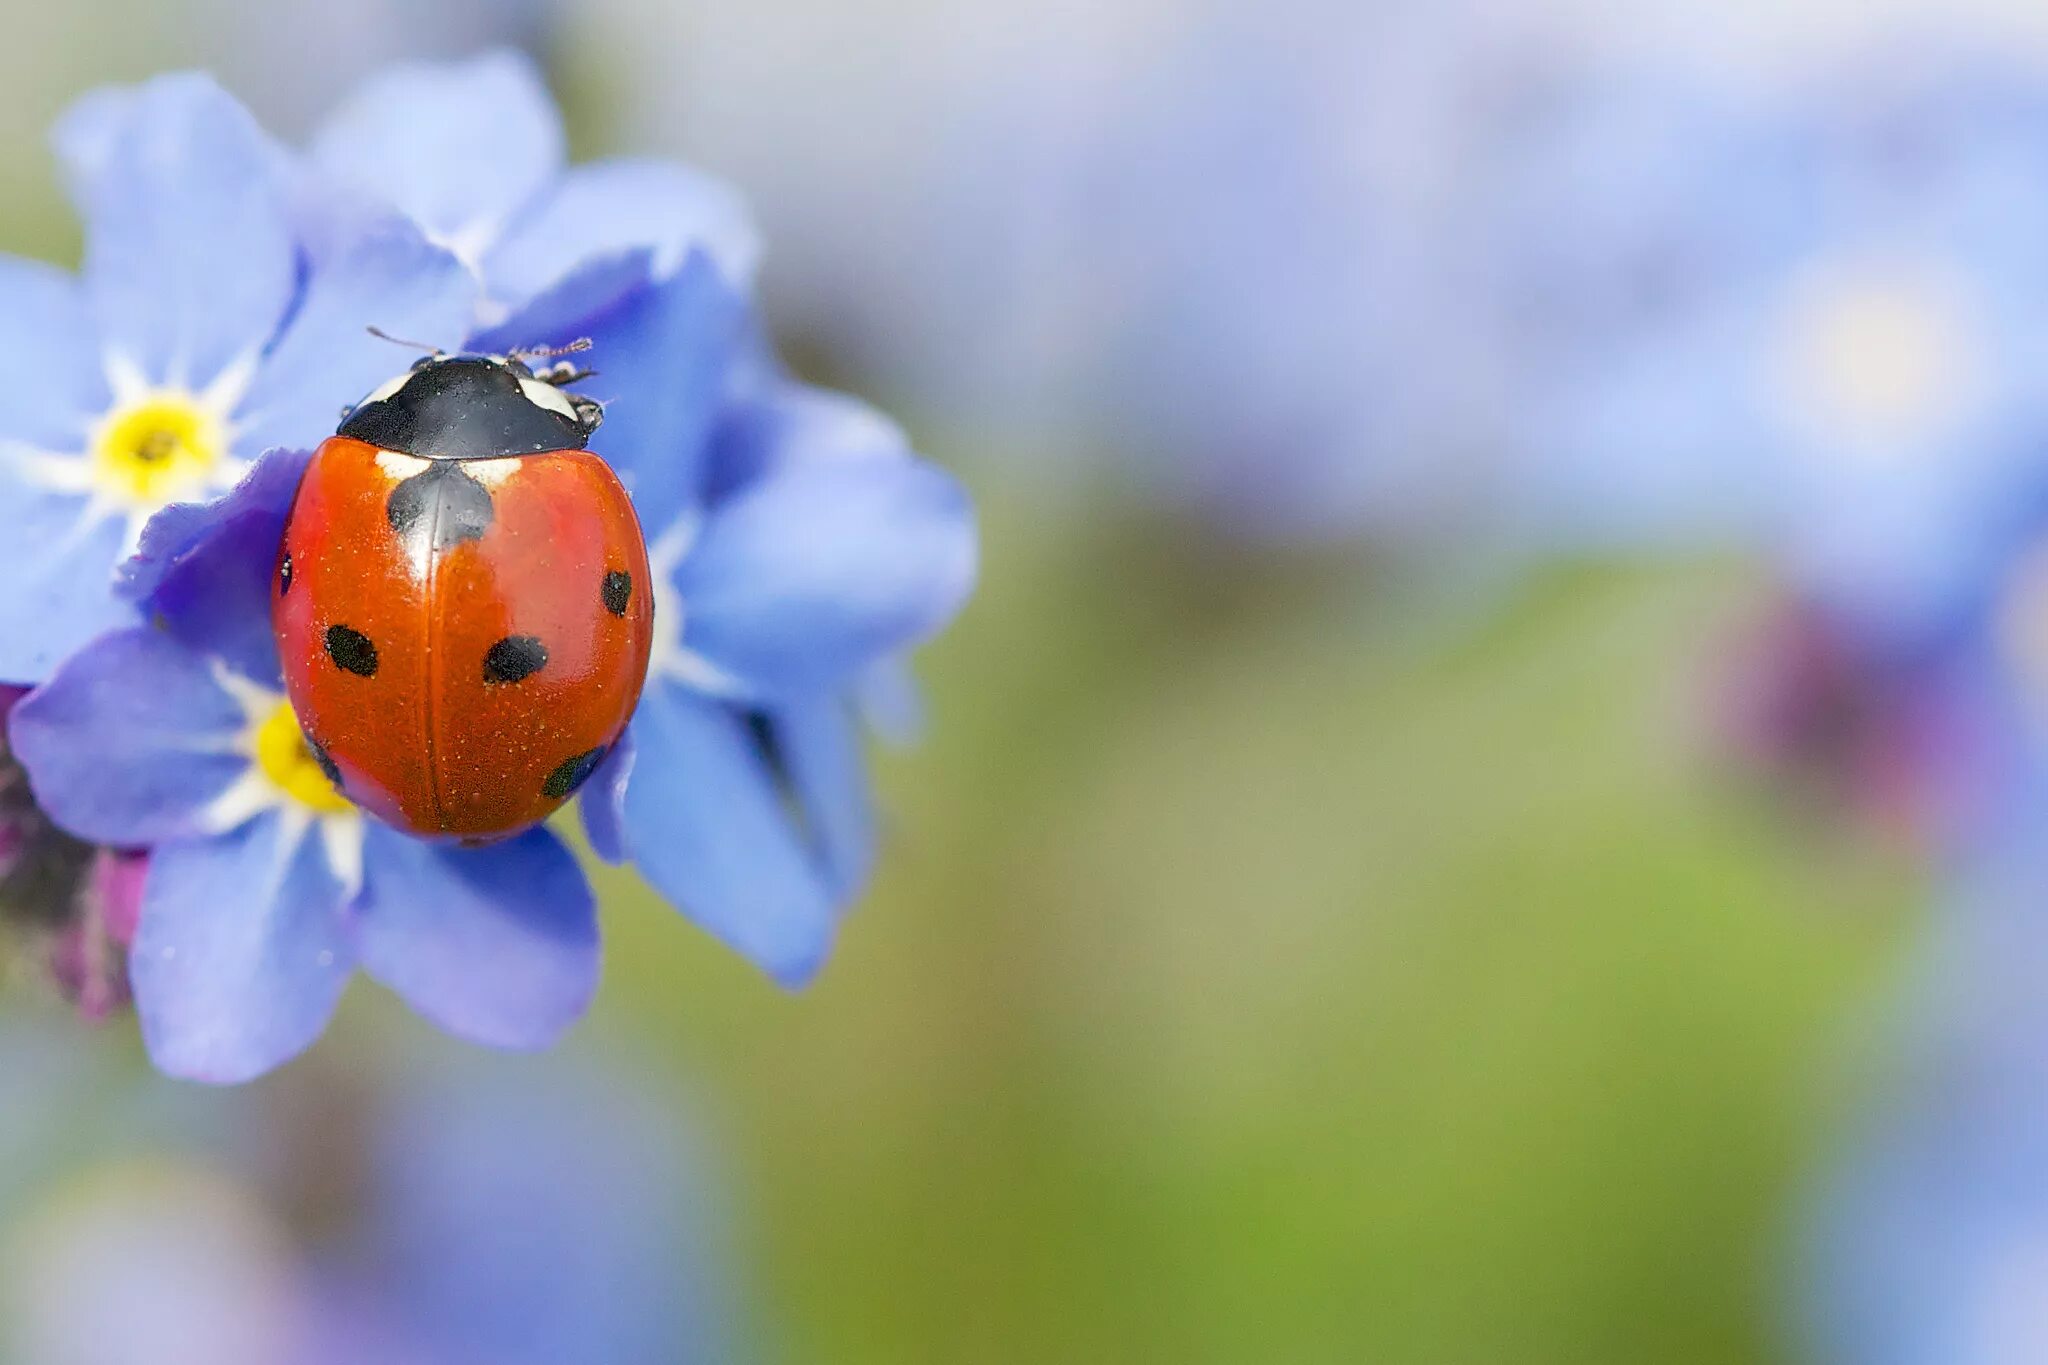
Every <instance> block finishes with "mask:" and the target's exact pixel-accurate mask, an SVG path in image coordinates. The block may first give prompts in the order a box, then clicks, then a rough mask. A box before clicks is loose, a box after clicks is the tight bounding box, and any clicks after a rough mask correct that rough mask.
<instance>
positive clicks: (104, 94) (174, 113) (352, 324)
mask: <svg viewBox="0 0 2048 1365" xmlns="http://www.w3.org/2000/svg"><path fill="white" fill-rule="evenodd" d="M56 146H57V150H58V153H59V156H60V158H61V159H62V161H63V163H64V169H65V176H66V180H67V182H68V184H69V186H70V189H71V193H72V198H73V199H74V201H75V202H76V203H77V205H78V208H79V211H80V214H81V216H82V217H83V218H84V220H85V260H84V266H83V269H82V271H81V273H80V274H79V276H78V277H76V278H74V277H72V276H70V275H68V274H66V273H64V272H63V271H60V270H57V269H55V268H53V267H50V266H47V265H44V264H41V263H39V262H34V261H28V260H22V259H19V258H14V257H6V258H0V334H4V335H5V337H6V338H7V340H8V343H9V345H10V347H11V348H12V349H13V350H15V351H17V352H19V353H22V354H33V355H35V356H36V357H37V364H36V367H35V372H34V375H33V376H32V378H30V379H28V380H26V381H25V382H23V383H22V384H20V385H17V386H16V387H15V389H14V390H13V392H12V394H11V396H10V397H9V398H8V400H7V401H6V402H5V403H0V500H4V503H5V506H6V509H7V514H8V521H7V527H6V532H7V533H6V534H5V535H0V584H4V585H5V586H4V589H0V680H4V681H9V682H19V683H33V682H38V681H40V680H42V679H43V678H44V677H45V676H47V675H48V674H49V672H50V670H51V669H52V668H53V667H55V665H56V664H57V662H58V661H59V660H60V659H62V658H63V657H64V656H65V655H66V654H68V653H69V652H71V651H72V650H74V649H76V648H78V647H79V646H80V645H82V644H84V643H85V642H86V641H87V640H90V639H91V638H92V637H93V636H95V635H96V634H98V633H100V632H102V631H105V630H110V629H116V628H119V627H121V626H125V625H129V624H132V623H134V622H135V621H137V620H139V619H140V618H139V617H138V616H137V614H136V608H135V604H134V603H133V602H131V601H129V600H126V599H124V598H122V597H121V596H119V595H117V594H116V593H115V592H114V586H113V585H114V571H115V567H116V566H117V564H118V563H119V562H120V561H121V560H122V559H123V558H125V557H126V556H127V555H128V554H130V553H132V552H133V551H134V549H135V547H136V545H137V543H138V541H139V539H140V536H141V532H142V527H143V525H144V523H145V522H147V521H148V519H149V518H150V516H151V515H152V514H153V513H155V512H156V511H157V510H158V509H160V508H162V507H164V506H166V505H168V504H170V503H173V502H179V501H194V500H198V499H203V498H206V497H209V496H212V495H214V494H216V493H219V492H221V491H223V490H225V489H227V488H228V487H230V486H231V485H233V484H234V482H235V481H236V479H237V478H239V477H240V475H241V474H242V473H243V472H244V471H246V470H247V468H248V467H249V464H250V462H251V461H253V460H254V458H255V457H256V456H257V455H258V454H260V453H261V452H262V451H263V450H265V449H267V448H269V447H271V446H275V445H281V444H288V443H289V444H297V445H304V444H306V443H308V442H309V441H311V440H313V439H315V438H317V437H318V436H319V435H320V434H322V433H324V432H325V431H328V430H330V429H331V428H332V426H333V422H334V414H335V413H336V411H337V410H338V409H339V408H340V407H341V406H342V405H343V404H345V403H348V402H352V401H354V400H355V399H356V398H358V397H360V396H361V395H362V393H363V392H364V391H365V390H366V389H368V388H369V387H371V386H372V385H374V384H375V383H376V382H378V379H379V378H380V377H381V376H382V375H383V374H385V373H386V372H388V370H389V369H390V367H391V348H390V347H389V345H388V344H386V343H383V342H380V341H378V340H377V339H376V338H374V337H372V336H370V335H368V334H367V333H366V332H365V330H364V328H365V326H366V325H376V326H380V327H383V328H385V329H386V330H388V331H391V332H393V333H395V334H397V335H401V336H412V337H419V338H421V339H423V340H426V341H429V342H436V343H440V344H447V345H452V344H454V343H455V342H457V341H459V340H460V338H461V334H462V330H463V328H464V327H465V325H466V324H467V323H468V321H469V319H470V317H471V316H472V314H473V311H474V307H475V289H476V285H475V282H474V280H473V279H472V278H471V277H470V276H469V274H468V273H467V272H466V271H465V270H464V269H463V267H462V264H461V262H459V261H458V260H457V259H456V258H455V257H454V256H453V255H452V254H450V253H449V252H447V251H444V250H442V249H441V248H439V247H436V246H434V245H432V244H431V243H429V242H427V241H426V240H425V238H424V237H423V236H422V234H421V233H420V232H419V230H418V229H417V228H415V227H413V226H412V225H411V224H410V223H409V222H408V221H407V220H406V219H405V218H404V217H402V216H400V215H398V214H396V213H392V212H388V211H385V212H370V211H366V212H359V213H357V214H355V215H353V217H352V219H351V225H350V230H349V231H348V232H346V233H333V232H330V233H325V234H322V235H321V236H320V237H318V238H317V239H315V238H312V237H309V236H307V235H305V234H302V233H301V232H300V231H299V222H298V219H299V216H300V214H299V210H298V209H297V208H296V207H295V206H296V205H297V204H298V203H299V201H300V200H301V198H302V197H303V196H302V189H301V181H300V178H299V176H298V175H297V173H296V171H295V169H294V167H293V165H292V163H291V160H290V158H289V157H288V156H287V154H286V153H285V152H284V150H283V149H282V148H281V147H279V146H278V145H277V144H275V143H274V142H272V141H271V140H270V139H269V138H268V137H267V136H266V135H265V134H264V133H263V132H262V130H261V129H259V128H258V127H257V126H256V124H255V123H254V121H253V120H251V118H250V117H249V115H248V113H247V112H246V111H245V110H244V109H243V108H242V107H241V106H240V105H239V104H237V103H236V102H235V101H234V100H233V99H231V98H230V97H229V96H227V95H226V94H225V93H224V92H222V91H221V90H220V89H219V88H218V87H217V86H215V85H214V84H213V83H212V82H211V81H209V80H207V79H206V78H204V77H201V76H193V75H181V76H166V77H163V78H160V79H158V80H155V81H152V82H150V83H148V84H146V85H143V86H140V87H136V88H133V89H121V90H105V91H101V92H98V93H96V94H93V95H89V96H87V97H86V98H84V99H82V100H80V101H79V102H78V103H77V104H76V105H74V106H73V107H72V109H71V110H70V111H69V112H68V113H67V114H66V115H65V116H64V117H63V119H62V120H61V121H60V122H59V124H58V126H57V131H56Z"/></svg>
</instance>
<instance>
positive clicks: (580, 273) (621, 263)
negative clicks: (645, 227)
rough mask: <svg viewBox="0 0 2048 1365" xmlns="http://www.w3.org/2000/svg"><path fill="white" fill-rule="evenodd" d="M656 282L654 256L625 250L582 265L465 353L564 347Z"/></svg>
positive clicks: (476, 337)
mask: <svg viewBox="0 0 2048 1365" xmlns="http://www.w3.org/2000/svg"><path fill="white" fill-rule="evenodd" d="M653 282H654V254H653V253H652V252H651V251H647V250H644V249H642V250H636V251H623V252H620V253H619V254H617V255H615V256H598V257H594V258H592V259H591V260H588V261H585V262H584V263H583V264H582V265H580V266H578V267H577V268H576V269H575V270H573V271H571V272H570V273H569V274H567V275H565V276H563V277H562V278H561V279H560V280H558V281H556V282H555V284H554V285H553V286H551V287H550V288H548V289H546V290H544V291H542V292H541V293H539V294H537V295H535V296H534V297H533V298H532V299H530V300H529V301H528V302H527V303H526V304H525V305H524V306H522V307H521V308H520V309H519V311H518V312H516V313H514V314H512V315H511V316H510V317H508V318H506V319H504V320H503V321H501V322H499V323H497V324H495V325H493V326H491V327H488V328H485V329H484V330H482V331H479V332H477V333H476V334H474V335H473V336H471V337H470V339H469V344H468V346H467V347H465V348H464V349H466V350H470V351H482V352H487V353H497V354H505V353H508V352H511V351H523V350H530V349H533V348H535V347H540V346H566V345H568V344H569V343H571V342H574V341H580V340H584V339H586V338H589V337H590V335H591V333H592V331H593V330H594V329H595V328H596V327H598V326H599V325H601V324H603V323H605V322H606V321H607V320H608V319H610V318H611V317H612V316H613V315H614V314H615V313H617V312H618V311H619V310H621V309H625V308H629V307H633V306H635V305H634V299H635V296H637V295H638V294H640V293H642V292H644V291H645V290H646V289H647V288H648V287H649V286H651V285H652V284H653Z"/></svg>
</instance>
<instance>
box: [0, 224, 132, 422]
mask: <svg viewBox="0 0 2048 1365" xmlns="http://www.w3.org/2000/svg"><path fill="white" fill-rule="evenodd" d="M0 350H4V351H5V352H6V353H7V354H8V355H18V356H20V355H33V356H34V357H35V358H36V367H35V380H34V382H33V383H24V384H15V385H11V386H10V387H9V389H8V392H7V396H6V400H5V402H0V436H5V437H8V438H11V439H13V440H17V441H22V442H25V443H27V444H29V445H31V446H35V447H38V448H40V449H44V450H54V451H65V452H69V451H75V450H81V449H83V448H84V446H85V440H86V436H87V434H88V431H89V428H90V426H91V423H92V421H93V419H94V418H96V417H97V416H98V415H99V414H100V413H102V412H104V411H105V410H106V407H107V402H108V394H107V380H106V369H105V366H104V365H103V364H102V363H101V360H100V351H99V338H98V336H97V334H96V333H95V332H94V331H93V327H92V320H91V317H90V315H89V314H88V313H87V311H86V304H85V295H84V292H83V291H82V290H81V289H80V288H79V284H78V281H77V280H76V279H74V278H73V277H72V276H70V275H67V274H65V273H64V272H63V271H61V270H58V269H56V268H55V267H53V266H49V265H45V264H44V263H43V262H41V261H30V260H24V259H22V258H21V257H19V256H0Z"/></svg>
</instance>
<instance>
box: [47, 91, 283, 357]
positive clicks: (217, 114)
mask: <svg viewBox="0 0 2048 1365" xmlns="http://www.w3.org/2000/svg"><path fill="white" fill-rule="evenodd" d="M57 143H58V149H59V151H60V153H62V154H63V155H64V156H65V157H66V158H67V159H68V160H69V161H70V163H71V164H70V170H71V180H72V185H73V192H74V193H75V195H76V196H77V199H78V207H79V212H80V214H81V215H82V216H83V217H84V219H85V271H84V274H85V287H86V294H87V297H88V298H89V300H90V302H91V307H92V313H93V317H94V318H95V319H96V321H97V323H98V326H99V333H100V337H101V340H102V341H103V343H104V344H105V345H106V346H107V347H108V348H109V350H111V351H114V352H117V353H119V354H120V355H122V356H123V357H124V358H126V359H127V360H129V361H130V362H132V363H133V364H134V365H136V366H137V367H138V368H139V369H140V370H141V372H142V374H143V375H144V376H145V377H147V378H149V379H151V380H154V381H159V382H168V383H173V384H184V385H188V386H190V387H192V388H202V387H204V386H205V385H206V384H207V383H208V382H209V381H211V380H212V379H213V378H214V377H215V376H216V375H218V374H219V373H220V372H221V370H222V369H224V368H225V367H226V366H227V365H228V364H229V363H230V362H232V361H234V360H236V359H238V358H242V357H251V358H253V356H254V355H255V354H256V352H257V351H258V350H260V348H261V347H262V346H263V345H264V344H265V343H266V342H268V341H269V340H270V338H271V336H272V335H273V334H274V333H275V332H276V330H277V325H278V323H279V322H280V321H282V320H283V318H284V315H285V312H286V310H287V309H288V308H289V306H290V304H291V300H292V295H293V292H294V290H295V289H296V287H297V258H296V254H295V251H294V247H293V243H292V236H291V229H290V223H289V216H288V208H287V196H286V176H285V163H284V160H283V154H282V152H281V151H280V149H279V148H278V147H277V145H276V144H275V143H273V142H271V141H270V139H269V138H268V137H266V136H265V135H264V133H263V131H262V129H260V128H258V127H257V126H256V122H255V120H254V119H252V118H250V117H249V113H248V111H247V110H246V109H244V108H242V106H241V105H239V104H237V103H236V102H235V101H234V99H233V98H232V97H231V96H229V95H228V94H227V93H226V92H225V91H223V90H222V89H221V88H220V87H219V86H217V85H215V84H214V83H213V82H212V81H211V80H210V79H208V78H206V77H204V76H197V75H177V76H164V77H160V78H158V79H157V80H154V81H151V82H149V83H148V84H147V85H143V86H139V87H137V88H135V89H133V90H129V91H121V92H114V93H111V94H102V95H100V96H98V97H96V98H94V99H92V100H90V101H88V102H86V103H85V104H83V105H81V106H80V107H78V108H76V109H74V110H73V112H72V113H71V114H69V115H67V116H66V118H65V120H64V121H62V122H61V123H60V124H59V127H58V132H57Z"/></svg>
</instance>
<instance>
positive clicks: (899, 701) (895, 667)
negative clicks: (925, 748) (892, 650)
mask: <svg viewBox="0 0 2048 1365" xmlns="http://www.w3.org/2000/svg"><path fill="white" fill-rule="evenodd" d="M853 696H854V704H855V705H856V706H857V707H858V708H859V710H860V718H861V720H862V721H863V722H864V723H865V724H866V725H867V727H868V729H870V730H872V731H874V733H875V734H876V735H877V736H878V737H880V739H881V740H882V742H883V743H885V744H893V745H895V746H897V747H898V748H906V747H908V746H910V745H912V744H915V743H917V741H918V740H919V739H921V738H922V737H923V736H924V689H923V688H921V687H919V686H918V683H917V675H916V674H915V673H912V672H911V671H910V660H909V658H908V657H907V656H905V655H901V654H898V655H895V656H893V657H891V658H887V659H884V660H882V661H881V662H880V663H878V664H875V665H874V666H873V667H871V668H869V669H868V670H867V671H865V672H864V673H862V674H861V676H860V678H859V679H858V680H857V681H856V682H855V683H854V685H853Z"/></svg>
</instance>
